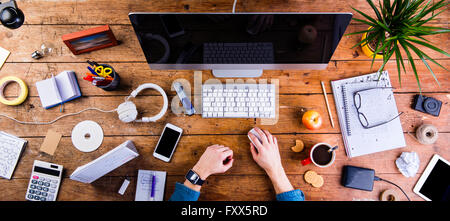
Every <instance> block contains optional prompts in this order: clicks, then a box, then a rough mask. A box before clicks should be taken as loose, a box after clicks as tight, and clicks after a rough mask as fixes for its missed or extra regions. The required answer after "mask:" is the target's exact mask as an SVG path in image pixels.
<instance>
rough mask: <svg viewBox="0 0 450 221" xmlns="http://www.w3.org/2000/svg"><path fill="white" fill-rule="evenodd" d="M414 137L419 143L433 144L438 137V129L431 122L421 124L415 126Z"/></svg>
mask: <svg viewBox="0 0 450 221" xmlns="http://www.w3.org/2000/svg"><path fill="white" fill-rule="evenodd" d="M416 137H417V140H418V141H419V143H421V144H426V145H427V144H433V143H434V142H436V140H437V138H438V130H437V128H436V127H435V126H433V125H431V124H423V125H421V126H420V127H419V128H417V130H416Z"/></svg>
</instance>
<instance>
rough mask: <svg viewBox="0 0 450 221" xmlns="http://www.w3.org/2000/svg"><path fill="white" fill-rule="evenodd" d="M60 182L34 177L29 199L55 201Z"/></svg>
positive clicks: (28, 194)
mask: <svg viewBox="0 0 450 221" xmlns="http://www.w3.org/2000/svg"><path fill="white" fill-rule="evenodd" d="M57 183H58V180H57V179H49V178H44V177H38V176H32V177H31V182H30V186H29V188H28V189H29V190H28V193H27V199H29V200H39V201H54V200H55V193H56V188H57V187H58V186H57Z"/></svg>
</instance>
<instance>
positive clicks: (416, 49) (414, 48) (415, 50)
mask: <svg viewBox="0 0 450 221" xmlns="http://www.w3.org/2000/svg"><path fill="white" fill-rule="evenodd" d="M405 44H406V45H408V46H409V47H410V48H411V49H412V50H413V51H414V52H415V53H416V54H417V56H419V58H420V59H421V60H422V62H423V63H424V64H425V66H426V67H427V68H428V70H429V71H430V72H431V74H432V75H433V78H434V80H435V81H436V82H437V84H438V85H439V86H441V84H440V83H439V81H438V79H437V78H436V75H435V74H434V72H433V70H431V67H430V66H429V65H428V62H427V61H426V60H425V59H424V58H423V56H422V52H421V51H420V50H419V49H418V48H416V47H415V46H414V45H412V44H410V43H408V42H406V41H405Z"/></svg>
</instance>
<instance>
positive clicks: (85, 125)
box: [72, 120, 103, 152]
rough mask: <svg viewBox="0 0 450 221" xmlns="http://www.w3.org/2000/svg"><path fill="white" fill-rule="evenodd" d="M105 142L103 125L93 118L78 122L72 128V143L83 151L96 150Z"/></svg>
mask: <svg viewBox="0 0 450 221" xmlns="http://www.w3.org/2000/svg"><path fill="white" fill-rule="evenodd" d="M102 142H103V130H102V127H101V126H100V125H99V124H98V123H96V122H94V121H91V120H86V121H82V122H80V123H78V124H77V125H76V126H75V127H74V128H73V130H72V143H73V145H74V146H75V147H76V148H77V149H78V150H80V151H82V152H91V151H94V150H96V149H97V148H98V147H100V145H101V144H102Z"/></svg>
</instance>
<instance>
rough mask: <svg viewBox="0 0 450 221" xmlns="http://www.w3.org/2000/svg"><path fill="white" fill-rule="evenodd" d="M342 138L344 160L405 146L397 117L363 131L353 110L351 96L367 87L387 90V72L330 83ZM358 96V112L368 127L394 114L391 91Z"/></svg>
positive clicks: (377, 91) (395, 106)
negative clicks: (360, 97)
mask: <svg viewBox="0 0 450 221" xmlns="http://www.w3.org/2000/svg"><path fill="white" fill-rule="evenodd" d="M331 87H332V89H333V95H334V100H335V104H336V111H337V114H338V118H339V125H340V127H341V132H342V138H343V141H344V145H345V150H346V152H347V155H348V157H356V156H361V155H365V154H370V153H375V152H380V151H385V150H390V149H394V148H400V147H404V146H406V143H405V137H404V135H403V129H402V125H401V122H400V118H399V117H397V118H395V119H394V120H392V121H390V122H389V123H386V124H383V125H381V126H378V127H374V128H370V129H366V128H364V127H363V126H362V125H361V122H360V120H359V117H358V112H357V110H356V107H355V100H354V94H355V92H357V91H361V90H364V89H371V88H386V87H387V88H389V87H392V86H391V81H390V79H389V74H388V72H387V71H383V72H382V73H381V76H379V74H378V73H372V74H368V75H362V76H358V77H353V78H347V79H343V80H337V81H332V82H331ZM360 94H362V95H361V96H362V100H361V108H360V111H361V112H364V113H365V114H366V115H367V118H368V120H369V121H370V123H371V124H372V125H376V123H377V122H386V121H387V120H388V119H392V118H394V117H395V116H397V115H398V110H397V104H396V103H395V98H394V93H393V92H392V90H391V89H384V90H368V91H365V92H364V93H360Z"/></svg>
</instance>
